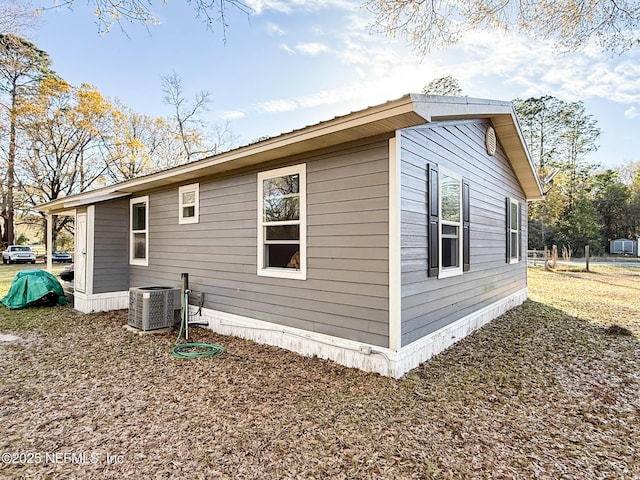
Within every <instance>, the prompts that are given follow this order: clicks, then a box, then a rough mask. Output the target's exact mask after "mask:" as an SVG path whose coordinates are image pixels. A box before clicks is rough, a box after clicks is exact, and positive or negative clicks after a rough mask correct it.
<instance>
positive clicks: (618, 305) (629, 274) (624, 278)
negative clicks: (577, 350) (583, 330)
mask: <svg viewBox="0 0 640 480" xmlns="http://www.w3.org/2000/svg"><path fill="white" fill-rule="evenodd" d="M528 281H529V298H531V299H532V300H535V301H537V302H540V303H544V304H546V305H550V306H552V307H554V308H557V309H559V310H561V311H563V312H565V313H567V314H569V315H572V316H575V317H578V318H581V319H584V320H587V321H589V322H593V323H595V324H598V325H601V326H603V327H609V326H612V325H618V326H620V327H624V328H627V329H629V330H631V331H632V332H634V333H635V334H636V335H640V282H639V281H640V268H638V267H624V266H614V267H612V266H600V265H595V266H593V265H592V266H591V271H589V272H586V271H545V270H544V269H534V268H530V269H529V271H528Z"/></svg>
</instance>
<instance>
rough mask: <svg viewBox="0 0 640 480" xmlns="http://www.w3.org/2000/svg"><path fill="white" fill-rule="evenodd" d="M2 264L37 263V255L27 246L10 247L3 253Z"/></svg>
mask: <svg viewBox="0 0 640 480" xmlns="http://www.w3.org/2000/svg"><path fill="white" fill-rule="evenodd" d="M2 263H4V264H5V265H6V264H7V263H9V264H11V263H36V254H35V253H33V250H31V249H30V248H29V247H27V246H25V245H9V247H8V248H7V249H6V250H5V251H4V252H2Z"/></svg>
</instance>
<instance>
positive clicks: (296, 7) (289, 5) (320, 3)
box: [244, 0, 360, 15]
mask: <svg viewBox="0 0 640 480" xmlns="http://www.w3.org/2000/svg"><path fill="white" fill-rule="evenodd" d="M244 3H245V4H246V5H247V6H249V7H250V8H251V9H253V11H254V13H255V14H258V15H259V14H261V13H263V12H266V11H275V12H280V13H286V14H291V13H294V12H297V11H303V12H317V11H319V10H323V9H326V8H339V9H341V10H347V11H354V10H357V9H359V8H360V2H358V1H357V0H356V1H354V0H276V1H274V0H246V1H245V2H244Z"/></svg>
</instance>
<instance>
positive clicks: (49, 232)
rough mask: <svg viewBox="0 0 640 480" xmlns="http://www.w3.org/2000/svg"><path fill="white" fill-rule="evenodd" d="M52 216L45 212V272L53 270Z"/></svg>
mask: <svg viewBox="0 0 640 480" xmlns="http://www.w3.org/2000/svg"><path fill="white" fill-rule="evenodd" d="M52 243H53V216H52V215H51V214H50V213H47V251H46V255H47V272H51V270H53V245H52Z"/></svg>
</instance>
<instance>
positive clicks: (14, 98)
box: [0, 34, 53, 244]
mask: <svg viewBox="0 0 640 480" xmlns="http://www.w3.org/2000/svg"><path fill="white" fill-rule="evenodd" d="M50 65H51V60H50V58H49V55H47V53H46V52H44V51H42V50H40V49H39V48H38V47H36V46H35V45H34V44H32V43H30V42H28V41H27V40H25V39H24V38H22V37H19V36H17V35H13V34H8V35H4V34H0V94H4V95H3V96H2V98H0V108H1V109H2V111H3V112H2V113H4V114H5V115H7V117H8V122H7V123H8V130H9V132H8V142H9V143H8V147H7V150H6V152H7V156H6V182H5V186H4V187H5V188H4V189H3V202H2V218H3V219H4V223H5V231H4V232H3V235H2V240H3V242H4V243H7V244H11V243H13V242H14V240H15V239H14V236H15V233H14V189H15V169H16V151H17V141H16V139H17V129H18V120H19V115H18V112H17V108H18V103H19V102H21V101H23V100H24V98H25V97H26V96H28V95H29V94H30V93H31V92H32V90H33V88H34V87H35V85H36V84H37V83H38V82H39V81H40V80H42V78H44V77H46V76H48V75H53V72H52V71H51V70H50V68H49V67H50Z"/></svg>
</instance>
